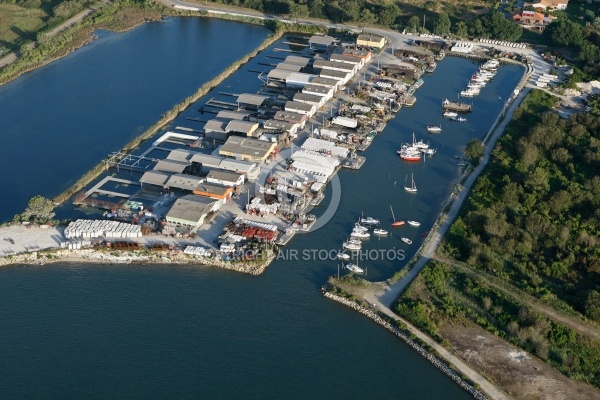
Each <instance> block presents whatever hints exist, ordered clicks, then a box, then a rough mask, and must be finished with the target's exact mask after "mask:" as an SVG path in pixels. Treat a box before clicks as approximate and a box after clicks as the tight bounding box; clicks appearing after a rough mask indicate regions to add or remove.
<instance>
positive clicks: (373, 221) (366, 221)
mask: <svg viewBox="0 0 600 400" xmlns="http://www.w3.org/2000/svg"><path fill="white" fill-rule="evenodd" d="M360 223H361V224H365V225H377V224H379V220H378V219H375V218H371V217H367V218H361V219H360Z"/></svg>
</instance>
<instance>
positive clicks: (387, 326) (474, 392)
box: [323, 291, 487, 400]
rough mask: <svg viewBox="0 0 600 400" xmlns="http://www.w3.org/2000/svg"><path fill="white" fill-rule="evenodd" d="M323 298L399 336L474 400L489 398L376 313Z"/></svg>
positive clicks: (328, 294) (342, 300) (329, 295)
mask: <svg viewBox="0 0 600 400" xmlns="http://www.w3.org/2000/svg"><path fill="white" fill-rule="evenodd" d="M323 296H325V297H327V298H328V299H331V300H334V301H337V302H338V303H341V304H343V305H345V306H347V307H350V308H352V309H353V310H354V311H358V312H359V313H361V314H363V315H364V316H366V317H367V318H370V319H372V320H373V321H375V322H376V323H377V324H379V325H381V326H383V327H384V328H385V329H387V330H388V331H390V332H392V333H393V334H394V335H396V336H398V337H399V338H400V339H402V340H404V342H406V344H408V345H409V346H410V347H412V348H413V349H414V350H416V351H417V353H419V354H420V355H421V356H423V357H425V358H426V359H427V361H429V362H430V363H432V364H433V365H435V366H436V367H437V368H438V369H440V370H441V371H442V372H443V373H445V374H446V375H448V377H450V379H452V380H453V381H454V382H456V383H457V384H458V385H460V387H462V388H463V389H465V390H466V391H467V392H469V393H470V394H472V395H473V397H474V398H476V399H478V400H487V397H485V395H484V394H483V393H482V392H481V391H479V390H477V389H475V388H474V387H473V386H472V385H470V384H468V383H467V382H465V380H464V379H463V378H461V377H460V376H459V375H458V373H457V372H456V371H455V370H453V369H452V368H450V367H449V366H448V365H447V364H446V363H444V362H443V361H441V360H440V359H439V358H437V357H436V356H434V355H433V354H431V353H430V352H428V351H427V350H425V349H424V348H423V346H421V345H419V344H417V343H416V342H415V341H414V340H412V339H411V338H409V337H408V336H407V335H406V334H405V333H403V332H401V331H400V330H399V329H398V328H396V327H395V326H393V325H392V324H390V323H389V322H388V321H386V320H384V319H383V318H381V317H380V316H379V315H377V314H376V313H375V312H373V311H371V310H368V309H366V308H364V307H363V306H361V305H359V304H357V303H355V302H354V301H352V300H349V299H346V298H345V297H342V296H339V295H337V294H333V293H331V292H328V291H323Z"/></svg>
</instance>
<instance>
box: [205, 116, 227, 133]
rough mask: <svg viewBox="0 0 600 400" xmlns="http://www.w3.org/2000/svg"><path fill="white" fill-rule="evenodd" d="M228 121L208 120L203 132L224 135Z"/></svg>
mask: <svg viewBox="0 0 600 400" xmlns="http://www.w3.org/2000/svg"><path fill="white" fill-rule="evenodd" d="M228 123H229V121H225V120H221V119H210V120H208V121H206V124H205V125H204V132H220V133H226V132H227V130H226V128H227V124H228Z"/></svg>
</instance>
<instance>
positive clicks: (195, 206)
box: [166, 194, 221, 228]
mask: <svg viewBox="0 0 600 400" xmlns="http://www.w3.org/2000/svg"><path fill="white" fill-rule="evenodd" d="M220 205H221V204H220V202H219V201H216V200H214V199H211V198H209V197H205V196H196V195H193V194H189V195H186V196H183V197H180V198H179V199H177V200H175V203H174V204H173V206H171V209H170V210H169V212H168V213H167V216H166V219H167V222H169V223H172V224H175V225H183V226H186V227H190V228H197V227H199V226H200V225H202V224H203V223H204V220H205V219H206V217H207V216H208V214H210V213H211V212H214V211H217V210H218V209H219V207H220Z"/></svg>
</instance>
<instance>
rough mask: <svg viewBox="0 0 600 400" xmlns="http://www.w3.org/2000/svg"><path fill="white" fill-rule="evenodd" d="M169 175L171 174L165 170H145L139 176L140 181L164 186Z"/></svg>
mask: <svg viewBox="0 0 600 400" xmlns="http://www.w3.org/2000/svg"><path fill="white" fill-rule="evenodd" d="M170 177H171V174H169V173H166V172H160V171H146V172H144V175H142V177H141V178H140V182H141V183H148V184H150V185H156V186H165V184H166V183H167V181H168V180H169V178H170Z"/></svg>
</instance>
